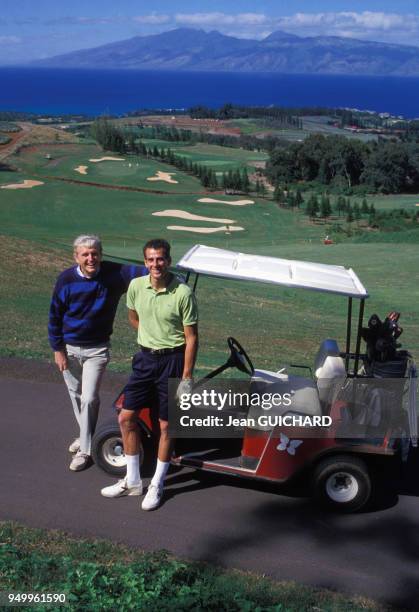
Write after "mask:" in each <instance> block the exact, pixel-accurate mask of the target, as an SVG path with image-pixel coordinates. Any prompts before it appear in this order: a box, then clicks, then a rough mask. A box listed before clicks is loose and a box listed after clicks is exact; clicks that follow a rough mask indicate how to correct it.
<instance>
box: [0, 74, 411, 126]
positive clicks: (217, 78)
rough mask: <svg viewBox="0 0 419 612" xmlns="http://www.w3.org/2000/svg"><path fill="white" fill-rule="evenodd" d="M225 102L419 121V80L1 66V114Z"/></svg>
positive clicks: (116, 111) (111, 110)
mask: <svg viewBox="0 0 419 612" xmlns="http://www.w3.org/2000/svg"><path fill="white" fill-rule="evenodd" d="M226 102H232V103H235V104H247V105H253V106H256V105H261V106H262V105H263V106H268V105H271V104H273V105H278V106H288V107H293V106H294V107H295V106H298V107H302V106H323V107H331V108H334V107H349V108H358V109H364V110H373V111H377V112H388V113H391V114H393V115H403V116H405V117H410V118H412V117H419V78H401V77H357V76H335V75H278V74H272V73H263V74H255V73H213V72H207V73H202V72H158V71H130V70H76V69H65V70H64V69H57V68H24V67H3V68H0V110H16V111H27V112H34V113H41V114H51V115H59V114H64V113H72V114H77V113H82V114H86V115H101V114H116V115H122V114H124V113H127V112H130V111H134V110H137V109H144V108H153V109H156V108H164V109H169V108H171V109H181V108H188V107H190V106H193V105H196V104H202V105H205V106H209V107H218V106H221V105H222V104H224V103H226Z"/></svg>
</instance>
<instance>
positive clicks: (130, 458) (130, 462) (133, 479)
mask: <svg viewBox="0 0 419 612" xmlns="http://www.w3.org/2000/svg"><path fill="white" fill-rule="evenodd" d="M125 456H126V458H127V485H128V486H129V487H132V486H133V485H137V484H139V483H140V482H141V477H140V455H125Z"/></svg>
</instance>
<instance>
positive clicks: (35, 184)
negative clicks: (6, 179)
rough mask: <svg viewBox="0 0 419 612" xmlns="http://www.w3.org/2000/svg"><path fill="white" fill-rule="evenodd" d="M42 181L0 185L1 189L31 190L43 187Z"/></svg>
mask: <svg viewBox="0 0 419 612" xmlns="http://www.w3.org/2000/svg"><path fill="white" fill-rule="evenodd" d="M43 184H44V183H43V182H42V181H28V180H26V179H25V180H24V181H23V183H10V185H2V186H1V188H2V189H32V187H38V185H43Z"/></svg>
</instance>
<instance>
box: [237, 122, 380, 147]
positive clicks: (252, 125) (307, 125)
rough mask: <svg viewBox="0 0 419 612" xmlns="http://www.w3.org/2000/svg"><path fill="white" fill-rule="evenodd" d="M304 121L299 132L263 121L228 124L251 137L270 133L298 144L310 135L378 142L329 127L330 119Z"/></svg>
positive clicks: (365, 136) (371, 138)
mask: <svg viewBox="0 0 419 612" xmlns="http://www.w3.org/2000/svg"><path fill="white" fill-rule="evenodd" d="M302 120H303V129H301V130H298V129H295V128H293V127H291V126H290V127H289V128H287V127H284V128H281V127H274V126H273V125H270V124H269V123H268V122H265V121H264V120H263V119H233V120H231V121H229V122H227V124H228V125H230V126H232V127H238V128H240V130H241V132H242V133H243V134H246V135H247V134H249V135H257V134H262V133H263V134H265V133H268V132H269V134H271V135H272V136H276V137H278V138H282V139H284V140H288V141H290V142H296V141H300V140H304V139H305V138H307V137H308V136H310V134H324V135H325V136H331V135H335V136H345V137H346V138H350V139H353V138H355V139H357V140H362V141H364V142H368V141H371V140H377V136H376V135H374V134H360V133H356V132H350V131H348V130H342V129H340V128H337V127H334V126H333V125H328V123H327V122H328V121H330V120H331V118H330V117H311V116H306V117H302Z"/></svg>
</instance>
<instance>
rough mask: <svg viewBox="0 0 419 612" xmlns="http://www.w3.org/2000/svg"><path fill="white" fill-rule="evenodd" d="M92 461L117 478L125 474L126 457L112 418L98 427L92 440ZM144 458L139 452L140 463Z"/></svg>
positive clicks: (117, 428) (116, 426) (119, 434)
mask: <svg viewBox="0 0 419 612" xmlns="http://www.w3.org/2000/svg"><path fill="white" fill-rule="evenodd" d="M92 457H93V461H94V462H95V463H96V465H97V466H98V467H100V468H101V469H102V470H103V471H104V472H106V473H107V474H110V475H111V476H117V477H119V478H121V477H123V476H125V474H126V470H127V459H126V456H125V453H124V444H123V442H122V436H121V432H120V430H119V425H118V423H117V422H115V421H114V420H113V421H112V422H109V423H104V424H103V425H102V426H101V427H99V428H98V429H97V430H96V432H95V435H94V437H93V440H92ZM143 460H144V452H142V453H141V454H140V465H141V464H142V463H143Z"/></svg>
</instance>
